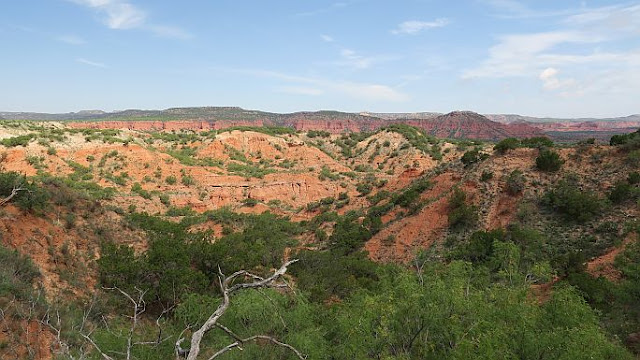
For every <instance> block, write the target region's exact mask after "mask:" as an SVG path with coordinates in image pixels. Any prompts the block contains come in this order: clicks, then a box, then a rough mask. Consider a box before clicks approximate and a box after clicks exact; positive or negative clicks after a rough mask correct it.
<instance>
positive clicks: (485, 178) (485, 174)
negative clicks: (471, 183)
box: [480, 170, 493, 182]
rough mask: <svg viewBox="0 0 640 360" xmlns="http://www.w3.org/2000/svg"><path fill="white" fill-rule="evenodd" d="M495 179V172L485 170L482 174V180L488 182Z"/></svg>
mask: <svg viewBox="0 0 640 360" xmlns="http://www.w3.org/2000/svg"><path fill="white" fill-rule="evenodd" d="M491 179H493V172H491V171H487V170H484V171H483V172H482V175H480V181H482V182H486V181H489V180H491Z"/></svg>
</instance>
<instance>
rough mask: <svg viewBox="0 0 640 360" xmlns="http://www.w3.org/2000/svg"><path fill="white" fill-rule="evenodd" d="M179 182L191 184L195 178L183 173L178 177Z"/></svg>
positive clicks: (194, 181)
mask: <svg viewBox="0 0 640 360" xmlns="http://www.w3.org/2000/svg"><path fill="white" fill-rule="evenodd" d="M180 182H181V183H182V185H184V186H191V185H193V184H195V183H196V180H195V179H194V178H193V177H192V176H190V175H186V174H183V175H182V177H181V178H180Z"/></svg>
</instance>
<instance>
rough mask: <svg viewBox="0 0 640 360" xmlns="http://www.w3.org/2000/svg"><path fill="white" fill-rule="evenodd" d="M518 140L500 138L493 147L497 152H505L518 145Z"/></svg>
mask: <svg viewBox="0 0 640 360" xmlns="http://www.w3.org/2000/svg"><path fill="white" fill-rule="evenodd" d="M520 144H521V143H520V140H519V139H516V138H506V139H503V140H500V141H499V142H498V143H497V144H496V145H495V146H494V147H493V149H494V150H495V151H496V152H498V153H499V154H505V153H507V152H508V151H509V150H513V149H517V148H518V147H519V146H520Z"/></svg>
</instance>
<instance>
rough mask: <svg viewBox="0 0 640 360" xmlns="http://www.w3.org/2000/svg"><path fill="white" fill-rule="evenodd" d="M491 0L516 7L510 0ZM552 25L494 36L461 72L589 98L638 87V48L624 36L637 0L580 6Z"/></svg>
mask: <svg viewBox="0 0 640 360" xmlns="http://www.w3.org/2000/svg"><path fill="white" fill-rule="evenodd" d="M491 2H493V3H504V4H503V5H504V6H505V7H508V5H509V4H511V5H514V11H515V9H516V8H517V6H516V4H517V3H516V2H513V1H502V0H495V1H491ZM566 12H567V13H568V12H569V10H567V11H566ZM552 26H553V25H552ZM555 26H556V29H554V30H552V31H547V32H538V33H528V34H526V33H525V34H508V35H503V36H500V37H499V38H498V41H497V43H496V44H495V45H493V46H492V47H491V48H489V50H488V56H487V58H485V59H484V60H482V61H481V62H480V63H479V64H477V65H476V66H475V67H472V68H470V69H467V70H465V71H463V72H462V74H461V77H462V78H463V79H480V78H494V79H496V78H509V77H522V78H525V79H527V78H528V79H532V80H533V79H535V80H539V81H541V83H542V87H543V89H545V90H547V91H550V92H552V93H553V94H556V95H560V96H562V97H565V98H569V97H580V98H582V99H583V100H582V101H585V102H590V101H594V102H593V103H594V104H595V103H597V102H598V101H602V99H609V101H610V102H612V103H614V102H625V101H627V100H625V99H627V98H629V94H634V93H639V92H640V48H634V47H637V46H638V45H637V44H636V43H635V42H632V41H630V39H634V40H635V39H637V36H638V35H639V34H640V5H637V3H636V5H632V6H629V5H614V6H606V7H601V8H587V7H586V6H583V7H582V8H581V9H579V10H573V12H572V13H571V14H570V15H566V16H565V17H564V18H563V19H560V20H559V21H558V22H557V23H556V25H555ZM575 101H578V100H575ZM549 106H551V105H549ZM567 106H568V105H567Z"/></svg>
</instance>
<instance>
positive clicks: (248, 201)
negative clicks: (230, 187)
mask: <svg viewBox="0 0 640 360" xmlns="http://www.w3.org/2000/svg"><path fill="white" fill-rule="evenodd" d="M242 205H243V206H247V207H254V206H256V205H258V200H256V199H253V198H246V199H243V200H242Z"/></svg>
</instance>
